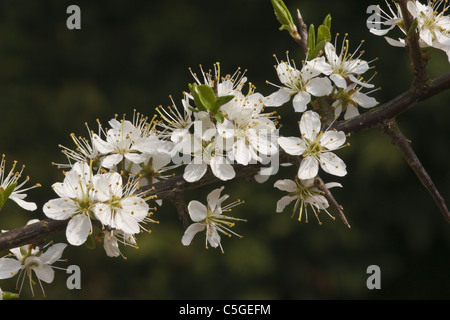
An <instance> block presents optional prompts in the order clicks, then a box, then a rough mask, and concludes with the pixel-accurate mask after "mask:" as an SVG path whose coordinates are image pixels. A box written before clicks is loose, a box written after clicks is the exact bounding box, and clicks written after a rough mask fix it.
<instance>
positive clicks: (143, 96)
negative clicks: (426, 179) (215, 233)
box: [0, 0, 450, 299]
mask: <svg viewBox="0 0 450 320" xmlns="http://www.w3.org/2000/svg"><path fill="white" fill-rule="evenodd" d="M70 4H73V3H72V2H68V1H62V0H44V1H39V2H34V1H25V0H14V1H12V0H3V1H1V2H0V70H1V72H0V110H1V119H2V125H1V127H0V130H1V131H0V132H1V137H2V139H0V150H1V152H2V153H5V154H6V155H7V160H9V161H10V162H9V163H12V161H13V160H17V161H18V162H19V164H26V166H27V167H26V169H25V174H26V175H29V176H30V178H31V183H36V182H39V183H41V184H42V188H39V189H34V190H32V191H30V192H29V195H28V199H30V200H33V201H36V202H37V203H38V205H39V206H40V207H41V206H42V204H43V203H45V201H47V200H48V199H51V198H54V197H55V194H54V193H53V192H52V190H51V185H52V183H54V182H56V181H61V180H62V175H61V172H60V171H59V170H57V168H56V167H54V166H52V165H51V163H52V162H53V161H54V162H64V161H65V159H64V157H63V155H62V154H61V153H60V151H59V148H58V144H63V145H65V146H69V147H72V141H71V140H70V137H69V134H70V133H71V132H74V133H75V134H76V135H82V136H86V128H85V126H84V124H85V122H86V123H87V124H88V125H89V126H90V127H91V128H93V129H94V128H96V122H95V121H96V119H99V120H100V121H101V122H102V123H103V124H106V123H107V121H108V120H109V119H111V118H112V117H113V116H114V114H122V113H126V114H128V115H131V113H132V111H133V109H137V110H138V111H139V112H141V113H143V114H147V115H149V116H152V115H153V114H154V113H155V112H154V109H155V107H157V106H159V105H164V106H165V105H169V104H170V99H169V97H168V96H169V95H173V98H174V100H175V101H176V102H177V103H178V102H179V101H180V99H181V97H182V92H183V91H184V90H187V83H189V82H192V78H191V75H190V73H189V70H188V68H189V67H192V69H193V70H194V71H198V70H199V67H198V65H199V64H202V65H203V66H204V68H205V69H208V68H211V67H212V64H213V63H214V62H216V61H220V62H221V65H222V69H223V70H224V71H226V72H228V73H234V71H235V70H236V69H237V68H238V67H241V68H242V70H246V69H247V70H248V71H247V76H248V78H249V81H250V82H252V83H253V84H254V85H256V87H257V90H258V91H259V92H261V93H263V94H264V95H267V94H270V93H271V92H273V91H274V90H275V88H274V87H272V86H270V85H268V84H266V82H265V81H266V80H269V81H271V82H275V83H277V81H278V80H277V78H276V73H275V70H274V69H273V65H274V64H275V60H274V58H273V54H276V55H277V56H278V57H279V58H281V59H282V58H284V56H285V52H286V51H289V52H290V53H289V55H290V57H291V58H293V59H295V60H296V61H297V65H299V64H300V63H299V60H300V59H302V58H303V56H302V54H301V50H300V48H299V47H298V46H297V45H296V44H295V43H294V42H293V41H292V40H291V39H290V38H289V36H288V34H287V33H285V32H280V31H279V30H278V28H279V25H278V22H277V20H276V18H275V16H274V12H273V9H272V7H271V4H270V1H269V0H267V1H261V0H244V1H242V0H229V1H227V2H226V5H224V2H223V1H205V0H190V1H181V0H167V1H159V2H154V1H151V2H150V1H132V2H128V1H103V0H100V1H78V2H77V3H76V4H77V5H79V6H80V8H81V20H82V22H81V26H82V29H81V30H68V29H67V28H66V19H67V17H68V15H67V14H66V8H67V7H68V6H69V5H70ZM369 4H371V3H369V2H366V1H354V0H348V1H345V2H343V1H331V0H324V1H322V2H321V4H320V6H318V5H317V4H316V3H315V2H311V1H299V0H286V6H287V7H288V8H289V9H290V10H292V11H291V12H292V13H293V15H294V16H295V10H296V9H297V8H299V9H300V10H301V12H302V15H303V18H304V20H305V22H306V23H307V24H310V23H313V24H316V25H318V24H320V23H321V22H322V21H323V18H324V17H325V16H326V15H327V14H328V13H331V14H332V18H333V20H332V28H331V33H332V35H335V34H336V33H339V34H340V36H339V38H338V39H342V38H343V36H344V34H345V33H349V35H348V39H349V40H350V45H351V48H350V50H352V48H353V50H355V49H356V48H357V46H358V45H359V42H360V41H361V40H365V43H364V44H363V47H362V49H363V50H365V54H364V56H363V57H364V58H365V59H366V60H369V61H370V60H373V59H375V58H376V57H378V58H379V59H378V60H377V61H374V62H372V63H371V65H373V66H376V69H375V70H376V71H377V72H378V74H377V76H376V77H375V78H374V80H373V83H375V84H376V85H377V86H381V87H382V90H380V91H377V92H375V93H373V95H374V96H375V97H376V98H377V100H378V101H380V102H385V101H388V100H389V99H391V98H393V97H395V96H396V95H397V94H399V93H401V92H403V91H404V90H406V89H407V88H408V87H409V84H410V79H411V72H410V68H409V60H408V56H407V53H406V52H405V51H404V50H402V49H399V48H393V47H390V46H389V45H387V44H386V42H385V41H384V39H382V38H381V37H376V36H373V35H371V34H370V33H369V31H368V30H367V28H366V25H365V23H366V19H367V15H366V13H365V12H366V8H367V6H368V5H369ZM380 4H381V3H380ZM381 5H383V4H381ZM339 41H340V40H338V42H339ZM449 69H450V64H449V63H448V61H447V59H446V57H445V55H444V54H441V53H440V52H436V53H435V54H434V56H433V58H432V60H431V61H430V65H429V71H430V74H431V75H433V76H437V75H439V74H442V73H444V72H447V71H449ZM449 99H450V94H449V93H443V94H441V95H440V96H438V97H434V98H432V99H430V100H427V101H425V102H423V103H420V104H419V105H417V106H416V107H415V108H413V109H412V110H411V111H409V112H407V113H405V114H403V115H401V116H400V117H399V118H398V121H399V125H400V127H401V129H403V130H404V132H405V135H406V136H407V137H408V138H410V139H411V141H412V146H413V148H414V149H415V150H416V152H417V154H418V155H419V157H420V159H421V160H422V161H423V164H424V165H425V167H426V168H427V170H428V171H429V173H430V176H431V177H432V178H433V179H434V180H435V183H436V185H437V187H438V188H439V189H440V190H441V192H442V194H443V196H444V197H445V198H447V199H450V183H449V181H450V180H449V179H450V176H449V175H450V171H449V169H448V168H449V167H448V163H447V162H448V159H449V155H450V147H449V145H450V144H449V137H450V126H448V121H449V119H450V110H449V105H448V101H449ZM180 105H181V103H180ZM277 111H279V113H280V114H281V115H282V117H283V120H282V123H284V126H283V128H282V129H281V132H282V133H283V134H285V135H289V134H291V133H292V134H298V127H297V126H296V122H297V121H298V120H299V115H298V114H294V115H293V109H292V107H291V106H290V105H289V104H287V105H286V106H285V107H282V108H279V109H278V110H277ZM349 141H350V142H351V147H349V148H345V149H343V150H341V151H340V153H339V154H340V156H341V157H342V158H343V159H344V160H345V162H346V163H347V165H348V172H349V173H348V175H347V176H346V177H344V178H342V179H341V178H337V177H331V176H326V177H324V179H325V180H326V181H338V182H341V183H342V184H343V185H344V189H338V190H336V189H333V191H334V195H335V197H336V198H337V199H338V201H339V202H340V203H341V204H342V205H343V206H344V208H345V213H346V216H347V218H348V220H349V222H350V224H351V225H352V228H351V229H347V228H346V227H345V226H344V225H343V223H342V222H341V221H340V220H339V218H338V217H337V218H336V221H332V220H331V219H329V218H328V217H327V216H326V215H324V216H323V217H322V221H323V225H322V226H319V225H318V224H317V223H316V221H315V220H314V219H310V222H309V224H305V223H303V222H301V223H300V222H298V221H297V220H296V219H295V218H291V217H290V212H289V209H286V212H284V213H280V214H276V213H275V204H276V201H277V200H278V199H279V198H281V197H282V196H283V193H282V192H281V191H279V190H278V189H275V188H273V183H274V182H275V181H276V178H278V177H286V178H290V177H293V175H294V174H295V172H294V171H295V170H293V168H289V167H283V168H281V169H280V175H279V176H278V177H273V178H271V179H270V180H269V181H268V182H267V183H265V184H257V183H251V182H247V181H244V180H236V181H232V182H229V183H224V184H223V185H225V186H226V188H225V192H226V193H228V194H230V198H231V199H237V198H241V199H244V200H245V201H246V204H245V205H243V206H239V207H236V208H235V209H234V210H233V213H234V215H235V216H237V217H242V218H246V219H248V222H246V223H238V224H237V225H236V227H235V230H236V232H238V233H239V234H242V235H244V238H243V239H238V238H237V237H233V238H230V239H224V240H223V243H222V244H223V246H224V250H225V253H224V254H221V253H220V251H219V250H214V249H209V250H205V249H204V239H203V238H202V236H197V237H196V238H195V239H194V241H193V243H192V245H191V246H190V247H184V246H182V244H181V236H182V234H183V229H182V226H181V224H180V223H179V221H178V217H177V213H176V210H175V208H174V206H173V205H172V204H171V203H165V204H164V206H163V207H162V208H160V209H158V211H157V214H156V218H157V219H158V220H159V221H160V224H159V225H154V226H152V233H151V234H150V235H147V234H141V235H139V237H138V243H139V245H140V248H139V249H138V250H136V249H132V248H125V249H123V253H124V255H125V256H127V260H124V259H122V258H109V257H107V256H106V255H105V253H104V250H103V248H102V247H97V248H96V249H93V250H89V249H87V248H85V247H83V246H82V247H68V248H67V249H66V251H65V254H64V256H65V257H68V258H69V261H68V263H67V264H68V265H70V264H77V265H79V266H80V268H81V271H82V275H81V276H82V288H81V290H72V291H71V290H68V289H67V288H66V285H65V281H66V279H67V277H68V275H66V274H65V273H64V271H57V272H56V278H55V282H54V283H53V284H52V285H45V284H44V288H45V290H46V294H47V297H48V298H49V299H447V298H449V297H450V276H449V273H448V270H449V268H450V258H449V253H450V251H449V249H450V229H449V226H448V224H447V223H446V222H445V221H444V219H443V218H442V216H441V214H440V212H439V211H438V209H437V208H436V207H435V205H434V203H433V201H432V199H431V197H430V196H429V195H428V194H427V193H426V191H425V190H424V189H423V188H422V186H421V185H420V183H419V181H418V180H417V179H416V178H415V176H414V175H413V173H412V172H411V170H410V169H409V168H408V167H407V165H406V163H405V161H404V160H403V158H402V157H401V155H400V154H399V153H398V152H397V150H396V149H395V148H394V147H393V146H392V145H391V144H390V142H389V139H388V138H387V137H385V136H383V135H382V134H380V133H379V132H377V131H376V130H368V131H365V132H361V133H359V134H355V135H353V136H352V137H351V138H349ZM215 187H217V186H209V187H208V188H204V189H199V190H195V191H191V192H187V193H186V200H187V201H190V200H191V199H198V200H200V201H203V202H204V201H205V200H206V195H207V193H208V192H209V191H210V190H211V189H212V188H215ZM32 218H40V219H42V218H44V216H43V214H42V212H40V211H37V212H35V213H29V212H24V211H23V210H21V209H20V208H18V207H17V206H16V205H15V204H14V203H7V204H6V205H5V207H4V208H3V210H2V212H0V226H1V227H2V229H12V228H15V227H18V226H21V225H23V224H24V223H25V222H26V221H28V220H29V219H32ZM49 240H50V239H49ZM52 240H54V241H55V242H57V241H65V239H64V235H63V234H61V235H57V236H55V237H53V238H52ZM372 264H375V265H378V266H380V268H381V272H382V274H381V276H382V278H381V279H382V284H381V290H372V291H371V290H368V289H367V287H366V279H367V277H368V274H366V269H367V267H368V266H369V265H372ZM59 265H60V266H64V264H63V263H62V264H59ZM15 280H16V279H15V278H14V279H11V280H4V281H2V282H1V283H0V285H1V287H2V289H4V290H10V291H12V290H13V289H14V286H15ZM35 291H36V292H37V297H36V298H40V297H41V294H40V290H39V288H38V287H37V286H36V288H35ZM22 297H23V298H30V297H31V296H30V289H29V287H28V284H24V288H23V292H22Z"/></svg>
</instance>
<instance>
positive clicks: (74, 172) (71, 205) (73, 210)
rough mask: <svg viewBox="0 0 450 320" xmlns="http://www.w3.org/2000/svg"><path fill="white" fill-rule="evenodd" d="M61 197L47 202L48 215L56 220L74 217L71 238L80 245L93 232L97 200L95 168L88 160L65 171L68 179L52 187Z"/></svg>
mask: <svg viewBox="0 0 450 320" xmlns="http://www.w3.org/2000/svg"><path fill="white" fill-rule="evenodd" d="M52 188H53V190H54V191H55V192H56V194H57V195H58V196H59V198H57V199H52V200H50V201H48V202H47V203H45V204H44V207H43V211H44V213H45V215H46V216H47V217H49V218H51V219H54V220H67V219H70V221H69V223H68V224H67V228H66V237H67V241H68V242H69V243H70V244H72V245H74V246H78V245H81V244H83V243H84V242H85V241H86V239H87V237H88V236H89V235H90V234H91V233H92V222H91V217H92V208H93V205H94V203H95V202H96V192H95V190H94V188H93V181H92V171H91V168H90V167H89V166H88V165H87V164H86V163H85V162H77V163H75V164H74V165H73V167H72V169H71V170H70V171H69V172H67V173H66V174H65V177H64V182H62V183H61V182H57V183H55V184H53V186H52Z"/></svg>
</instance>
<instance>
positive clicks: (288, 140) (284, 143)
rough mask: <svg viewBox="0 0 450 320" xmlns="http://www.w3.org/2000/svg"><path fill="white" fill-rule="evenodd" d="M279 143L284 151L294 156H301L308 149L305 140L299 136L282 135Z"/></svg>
mask: <svg viewBox="0 0 450 320" xmlns="http://www.w3.org/2000/svg"><path fill="white" fill-rule="evenodd" d="M278 144H279V145H280V147H281V148H283V150H284V151H286V152H287V153H289V154H290V155H293V156H299V155H301V154H302V153H303V152H305V150H306V144H305V142H304V141H303V140H302V139H300V138H297V137H280V138H278Z"/></svg>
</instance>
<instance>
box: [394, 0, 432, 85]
mask: <svg viewBox="0 0 450 320" xmlns="http://www.w3.org/2000/svg"><path fill="white" fill-rule="evenodd" d="M408 1H409V0H399V1H397V2H398V4H399V6H400V10H401V12H402V16H403V22H404V24H405V29H406V32H407V37H406V47H407V48H408V52H409V56H410V58H411V62H412V67H413V71H414V79H413V83H412V86H413V88H414V89H416V90H421V88H422V87H426V86H428V85H429V82H430V79H429V77H428V74H427V70H426V65H427V60H426V59H424V57H423V55H422V51H421V49H420V45H419V34H418V33H417V32H416V31H415V30H410V29H411V26H413V27H414V25H413V17H412V15H411V13H410V12H409V10H408V7H407V3H408Z"/></svg>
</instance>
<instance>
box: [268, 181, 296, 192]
mask: <svg viewBox="0 0 450 320" xmlns="http://www.w3.org/2000/svg"><path fill="white" fill-rule="evenodd" d="M273 186H274V187H275V188H278V189H280V190H281V191H286V192H295V191H297V183H295V181H293V180H290V179H283V180H278V181H277V182H275V183H274V185H273Z"/></svg>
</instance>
